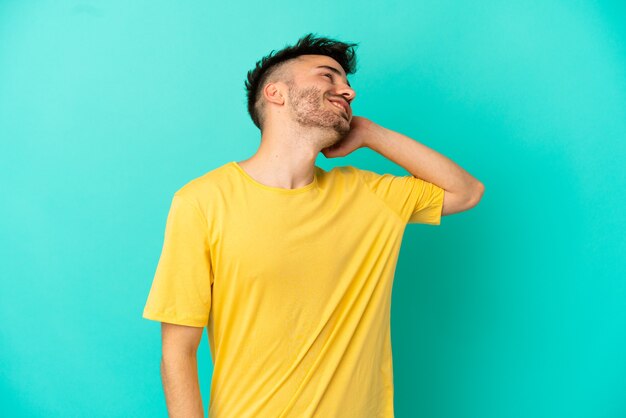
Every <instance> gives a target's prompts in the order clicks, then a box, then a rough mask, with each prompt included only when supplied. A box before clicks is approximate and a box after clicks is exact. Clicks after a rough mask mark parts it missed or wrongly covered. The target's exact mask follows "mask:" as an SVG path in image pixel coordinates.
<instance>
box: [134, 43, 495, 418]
mask: <svg viewBox="0 0 626 418" xmlns="http://www.w3.org/2000/svg"><path fill="white" fill-rule="evenodd" d="M355 45H356V44H346V43H342V42H338V41H335V40H332V39H328V38H320V37H314V36H313V35H312V34H308V35H306V36H304V37H303V38H301V39H300V40H299V41H298V42H297V43H296V44H295V45H294V46H290V47H285V48H284V49H283V50H281V51H279V52H278V53H276V54H275V55H272V53H270V54H269V56H267V57H265V58H263V59H262V60H261V61H259V62H257V66H256V68H255V69H254V70H251V71H250V72H249V73H248V77H247V80H246V87H247V89H248V111H249V113H250V116H251V118H252V120H253V122H254V123H255V125H256V126H257V127H259V129H260V130H261V145H260V147H259V149H258V151H257V152H256V154H254V155H253V156H252V157H250V158H249V159H247V160H245V161H240V162H235V161H231V162H229V163H227V164H224V165H222V166H220V167H218V168H216V169H214V170H212V171H209V172H208V173H206V174H205V175H203V176H201V177H198V178H196V179H194V180H192V181H190V182H189V183H187V184H186V185H185V186H183V187H182V188H181V189H180V190H178V191H177V192H176V193H175V194H174V198H173V200H172V205H171V208H170V212H169V215H168V219H167V224H166V232H165V239H164V244H163V249H162V253H161V257H160V259H159V264H158V266H157V271H156V274H155V278H154V281H153V284H152V288H151V290H150V295H149V297H148V301H147V303H146V306H145V309H144V313H143V316H144V317H145V318H148V319H151V320H156V321H160V322H161V323H162V346H163V347H162V361H161V370H162V379H163V386H164V391H165V397H166V403H167V408H168V411H169V414H170V416H172V417H202V416H203V405H202V400H201V396H200V391H199V385H198V374H197V362H196V351H197V348H198V344H199V342H200V340H201V337H202V332H203V327H205V326H207V327H208V335H209V344H210V350H211V354H212V359H213V364H214V371H213V378H212V382H211V395H210V401H209V410H208V416H209V417H215V418H231V417H235V418H247V417H256V418H263V417H268V418H269V417H271V418H275V417H281V418H286V417H298V418H306V417H323V418H332V417H338V418H350V417H354V418H357V417H358V418H370V417H371V418H374V417H385V418H389V417H393V416H394V412H393V370H392V356H391V337H390V329H389V325H390V324H389V322H390V316H389V315H390V299H391V288H392V283H393V275H394V271H395V266H396V261H397V256H398V252H399V248H400V242H401V239H402V234H403V231H404V229H405V226H406V225H407V224H408V223H426V224H431V225H439V224H440V219H441V216H445V215H450V214H453V213H457V212H461V211H464V210H468V209H470V208H471V207H473V206H475V205H476V204H477V203H478V201H479V200H480V199H481V196H482V194H483V190H484V187H483V185H482V184H481V183H480V182H479V181H478V180H476V179H475V178H473V177H472V176H471V175H469V174H468V173H467V172H466V171H464V170H463V169H462V168H461V167H459V166H458V165H456V164H455V163H454V162H452V161H451V160H449V159H448V158H446V157H444V156H443V155H441V154H439V153H437V152H435V151H433V150H431V149H429V148H427V147H426V146H424V145H422V144H420V143H418V142H416V141H414V140H412V139H410V138H408V137H406V136H404V135H402V134H400V133H397V132H394V131H392V130H389V129H386V128H383V127H382V126H379V125H377V124H375V123H374V122H372V121H370V120H368V119H366V118H364V117H361V116H353V115H352V110H351V107H350V104H351V102H352V101H353V100H354V98H355V92H354V90H353V89H352V87H351V86H350V83H349V82H348V79H347V75H348V74H352V73H354V71H355V68H354V67H355V56H354V51H353V47H354V46H355ZM360 147H368V148H371V149H372V150H374V151H376V152H379V153H380V154H382V155H383V156H385V157H387V158H389V159H390V160H392V161H394V162H395V163H397V164H399V165H400V166H402V167H404V168H405V169H406V170H407V171H409V172H410V173H411V174H412V176H393V175H391V174H384V175H380V174H377V173H374V172H372V171H368V170H362V169H358V168H355V167H351V166H341V167H336V168H334V169H332V170H330V171H325V170H323V169H321V168H319V167H317V166H315V160H316V156H317V155H318V153H320V152H322V153H323V154H324V156H326V157H327V158H335V157H342V156H345V155H348V154H349V153H350V152H352V151H354V150H355V149H358V148H360Z"/></svg>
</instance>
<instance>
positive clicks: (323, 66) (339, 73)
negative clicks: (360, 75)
mask: <svg viewBox="0 0 626 418" xmlns="http://www.w3.org/2000/svg"><path fill="white" fill-rule="evenodd" d="M315 68H326V69H327V70H330V71H332V72H333V73H335V74H337V75H338V76H339V77H343V74H341V71H339V70H338V69H336V68H335V67H331V66H330V65H318V66H317V67H315ZM346 83H348V86H349V87H352V86H350V82H349V81H348V78H347V77H346Z"/></svg>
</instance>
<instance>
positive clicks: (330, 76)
mask: <svg viewBox="0 0 626 418" xmlns="http://www.w3.org/2000/svg"><path fill="white" fill-rule="evenodd" d="M322 75H327V76H328V77H329V78H330V79H331V80H332V79H333V76H332V74H330V73H326V74H322Z"/></svg>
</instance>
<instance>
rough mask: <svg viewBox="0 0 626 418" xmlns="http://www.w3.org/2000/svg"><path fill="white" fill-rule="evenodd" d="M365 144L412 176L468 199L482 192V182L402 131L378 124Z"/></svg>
mask: <svg viewBox="0 0 626 418" xmlns="http://www.w3.org/2000/svg"><path fill="white" fill-rule="evenodd" d="M365 145H366V146H367V147H369V148H371V149H372V150H374V151H376V152H378V153H379V154H381V155H383V156H384V157H386V158H388V159H389V160H391V161H393V162H395V163H396V164H398V165H400V166H402V167H404V169H406V170H407V171H408V172H409V173H411V174H412V175H413V176H415V177H417V178H420V179H423V180H425V181H427V182H429V183H433V184H435V185H437V186H439V187H441V188H442V189H444V190H446V191H449V192H450V193H460V194H467V195H468V196H475V195H477V194H480V193H482V192H481V189H482V188H483V185H482V183H481V182H480V181H478V180H477V179H475V178H474V177H472V176H471V175H470V174H469V173H468V172H467V171H465V170H464V169H463V168H461V167H460V166H459V165H458V164H456V163H455V162H454V161H452V160H450V159H449V158H448V157H446V156H444V155H442V154H440V153H438V152H437V151H435V150H433V149H431V148H428V147H427V146H425V145H423V144H420V143H419V142H417V141H415V140H413V139H411V138H409V137H408V136H406V135H403V134H401V133H399V132H395V131H392V130H391V129H387V128H384V127H382V126H380V125H378V126H377V127H376V128H375V130H374V133H373V135H371V136H369V138H368V141H367V143H366V144H365Z"/></svg>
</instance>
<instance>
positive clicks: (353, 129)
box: [321, 116, 384, 158]
mask: <svg viewBox="0 0 626 418" xmlns="http://www.w3.org/2000/svg"><path fill="white" fill-rule="evenodd" d="M383 132H384V128H383V127H382V126H380V125H378V124H376V123H374V122H372V121H371V120H369V119H367V118H364V117H362V116H353V117H352V121H351V122H350V132H348V134H347V135H346V136H345V137H344V138H343V139H341V140H340V141H338V142H337V143H335V145H332V146H330V147H328V148H324V149H323V150H322V151H321V152H322V154H324V157H326V158H336V157H345V156H346V155H348V154H350V153H351V152H352V151H354V150H356V149H359V148H362V147H367V146H368V144H369V143H370V141H371V140H373V139H375V138H376V137H378V136H380V135H382V134H383Z"/></svg>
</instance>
